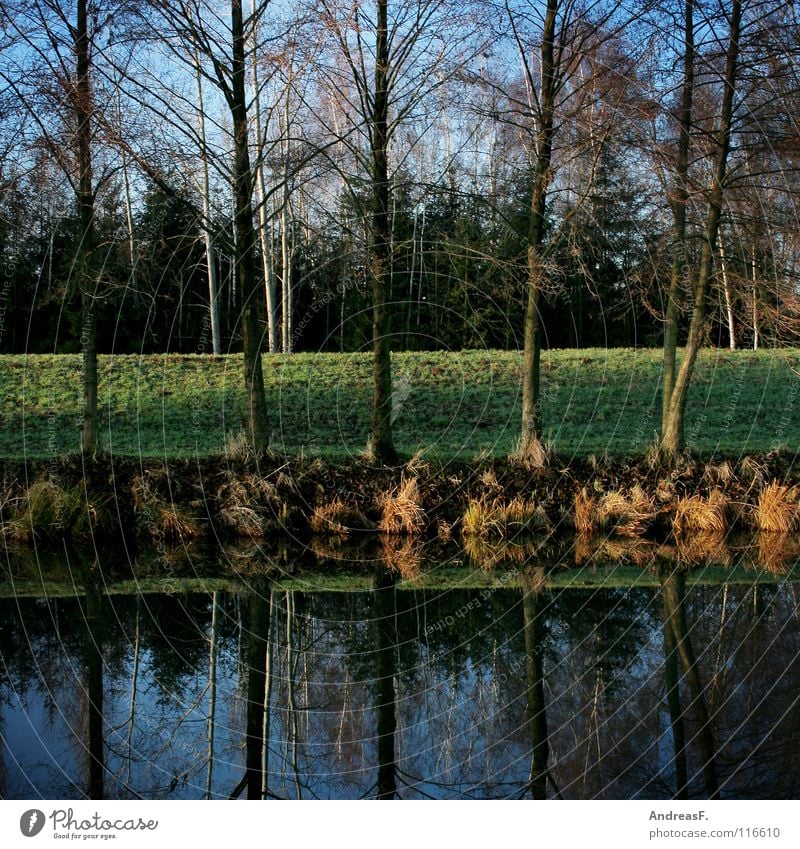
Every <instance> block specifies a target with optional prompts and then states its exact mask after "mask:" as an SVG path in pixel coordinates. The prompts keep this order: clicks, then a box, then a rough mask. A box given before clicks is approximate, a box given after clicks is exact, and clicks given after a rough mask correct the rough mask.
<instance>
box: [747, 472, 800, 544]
mask: <svg viewBox="0 0 800 849" xmlns="http://www.w3.org/2000/svg"><path fill="white" fill-rule="evenodd" d="M753 519H754V521H755V525H756V527H757V528H758V530H760V531H772V532H775V533H779V534H788V533H789V532H791V531H794V530H797V528H798V526H800V506H799V505H798V488H797V487H796V486H792V487H788V486H784V485H783V484H780V483H778V482H777V481H773V482H772V483H771V484H768V485H767V486H765V487H764V488H763V489H762V490H761V493H760V495H759V496H758V503H757V504H756V507H755V510H754V511H753Z"/></svg>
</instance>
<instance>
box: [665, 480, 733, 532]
mask: <svg viewBox="0 0 800 849" xmlns="http://www.w3.org/2000/svg"><path fill="white" fill-rule="evenodd" d="M729 507H730V499H729V498H728V497H727V496H726V495H725V494H724V493H723V492H720V491H719V490H712V491H711V492H710V493H709V494H708V495H707V496H704V495H689V496H684V497H683V498H679V499H678V502H677V504H676V505H675V513H674V515H673V517H672V527H673V530H674V531H675V533H676V534H678V535H680V534H686V533H698V532H700V533H709V534H725V533H726V531H727V530H728V510H729Z"/></svg>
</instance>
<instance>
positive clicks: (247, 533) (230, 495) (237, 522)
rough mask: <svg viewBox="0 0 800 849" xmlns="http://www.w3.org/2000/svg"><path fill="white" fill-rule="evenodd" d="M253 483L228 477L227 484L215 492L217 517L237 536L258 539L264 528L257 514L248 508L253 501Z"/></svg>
mask: <svg viewBox="0 0 800 849" xmlns="http://www.w3.org/2000/svg"><path fill="white" fill-rule="evenodd" d="M253 483H254V482H253V481H251V480H249V479H247V478H245V479H243V480H238V479H237V478H235V477H234V476H233V475H228V479H227V482H226V483H224V484H223V485H222V486H221V487H220V488H219V490H218V492H217V502H218V504H219V508H218V511H217V516H218V518H219V520H220V522H221V523H222V524H223V525H224V526H225V527H226V528H227V529H228V530H229V531H231V532H233V533H235V534H236V535H237V536H240V537H247V538H249V539H258V538H260V537H262V536H264V528H263V526H262V524H261V519H260V518H259V515H258V513H257V512H256V511H255V510H254V509H253V508H252V507H251V506H250V505H251V503H252V501H253V493H252V486H253ZM265 483H266V482H265Z"/></svg>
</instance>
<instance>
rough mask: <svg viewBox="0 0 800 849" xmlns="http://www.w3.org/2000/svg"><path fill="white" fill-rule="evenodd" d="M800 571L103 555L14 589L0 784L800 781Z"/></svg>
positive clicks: (665, 789)
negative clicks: (56, 582)
mask: <svg viewBox="0 0 800 849" xmlns="http://www.w3.org/2000/svg"><path fill="white" fill-rule="evenodd" d="M87 574H88V573H87ZM762 578H763V576H762ZM797 589H798V587H797V585H796V584H794V583H793V582H792V581H790V580H788V579H780V578H776V579H775V580H774V581H771V582H767V583H763V582H758V581H757V580H756V578H755V576H754V578H753V580H752V581H748V580H746V579H745V580H740V581H739V582H736V583H727V582H725V581H722V582H718V581H717V582H715V583H713V584H705V583H703V582H702V579H700V581H699V582H697V581H689V582H687V580H686V575H685V572H684V571H682V570H676V569H674V568H667V567H665V566H663V565H662V566H661V567H660V570H659V571H658V574H657V580H656V581H655V586H648V587H641V586H639V587H622V586H619V587H615V586H613V585H612V586H608V585H606V586H604V587H602V588H598V589H591V588H590V589H586V588H580V589H578V588H571V587H562V588H557V587H556V588H554V587H547V586H543V585H542V583H541V581H539V582H537V581H536V580H535V579H533V578H532V579H531V580H529V581H528V582H527V583H526V582H524V581H523V586H522V587H514V588H509V587H504V586H502V585H500V586H495V587H490V588H478V589H462V588H459V587H458V584H457V582H451V585H450V586H448V587H443V588H441V589H424V590H421V589H414V588H408V586H407V585H400V586H398V585H395V584H394V583H393V582H392V580H391V579H390V578H389V577H388V576H387V575H385V574H384V575H380V574H378V575H376V576H375V577H374V579H373V580H372V583H371V589H369V590H363V589H361V590H353V591H340V592H331V591H315V589H314V588H313V586H310V587H309V588H308V589H304V590H303V591H299V590H291V589H284V588H280V587H279V586H278V585H276V584H273V583H270V582H269V581H268V580H266V579H252V580H247V581H242V582H240V583H239V584H238V585H233V586H229V587H228V588H227V589H226V590H221V589H217V590H211V589H209V591H206V592H197V591H192V592H188V591H183V590H182V589H181V587H180V584H175V585H172V586H170V587H169V591H168V592H141V593H136V592H133V591H131V592H128V593H114V594H109V593H107V592H106V591H105V588H104V583H103V580H102V577H101V576H99V575H96V574H95V575H94V577H90V578H87V579H86V581H85V588H84V586H79V587H78V589H77V590H76V594H75V595H74V596H72V597H70V596H69V595H67V596H63V595H62V596H60V597H52V596H46V597H40V598H35V597H11V598H3V599H0V795H1V796H2V797H4V798H39V797H43V798H51V799H55V798H59V799H73V798H74V799H77V798H84V797H95V798H103V797H106V798H137V797H143V798H156V799H179V798H229V797H238V798H248V797H249V798H275V797H279V798H297V797H301V798H304V799H308V798H370V797H371V798H375V797H383V798H392V797H394V798H402V799H416V798H431V797H433V798H524V797H527V798H531V797H533V798H545V797H546V798H554V797H563V798H570V799H572V798H615V799H618V798H624V799H627V798H661V799H668V798H672V797H674V796H685V797H688V798H706V797H709V796H714V795H720V796H722V797H723V798H797V797H798V791H800V771H799V770H798V765H797V764H798V760H797V756H796V753H797V751H798V747H799V744H800V709H798V701H799V700H800V663H799V662H798V652H800V618H799V617H800V614H799V613H798V595H797Z"/></svg>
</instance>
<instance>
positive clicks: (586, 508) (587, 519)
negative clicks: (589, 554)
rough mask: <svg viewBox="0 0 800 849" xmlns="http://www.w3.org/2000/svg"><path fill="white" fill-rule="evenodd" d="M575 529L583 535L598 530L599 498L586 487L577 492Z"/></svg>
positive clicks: (588, 534)
mask: <svg viewBox="0 0 800 849" xmlns="http://www.w3.org/2000/svg"><path fill="white" fill-rule="evenodd" d="M575 530H577V532H578V533H579V534H581V535H583V536H590V535H591V534H593V533H594V532H595V531H596V530H597V499H596V498H593V497H592V496H591V495H589V493H588V492H587V491H586V489H585V488H584V489H581V490H580V491H578V492H576V493H575Z"/></svg>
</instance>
